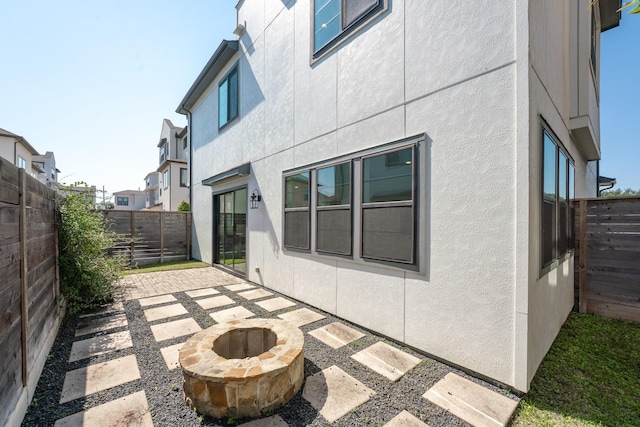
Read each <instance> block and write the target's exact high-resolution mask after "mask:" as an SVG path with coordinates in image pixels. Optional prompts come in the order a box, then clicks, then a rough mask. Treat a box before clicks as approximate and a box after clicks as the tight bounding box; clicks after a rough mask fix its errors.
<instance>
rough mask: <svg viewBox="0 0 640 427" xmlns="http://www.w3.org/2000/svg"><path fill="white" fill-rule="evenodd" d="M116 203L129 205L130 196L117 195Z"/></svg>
mask: <svg viewBox="0 0 640 427" xmlns="http://www.w3.org/2000/svg"><path fill="white" fill-rule="evenodd" d="M116 204H117V205H118V206H129V198H128V197H116Z"/></svg>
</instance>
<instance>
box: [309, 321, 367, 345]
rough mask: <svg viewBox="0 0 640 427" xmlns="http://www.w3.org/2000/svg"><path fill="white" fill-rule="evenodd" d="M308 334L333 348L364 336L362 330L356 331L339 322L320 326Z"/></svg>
mask: <svg viewBox="0 0 640 427" xmlns="http://www.w3.org/2000/svg"><path fill="white" fill-rule="evenodd" d="M309 335H311V336H312V337H314V338H317V339H319V340H320V341H322V342H323V343H325V344H326V345H328V346H329V347H333V348H340V347H342V346H344V345H347V344H349V343H350V342H352V341H355V340H357V339H360V338H362V337H363V336H364V334H363V333H362V332H358V331H356V330H355V329H353V328H350V327H348V326H347V325H343V324H342V323H340V322H333V323H331V324H329V325H326V326H323V327H321V328H318V329H314V330H313V331H311V332H309Z"/></svg>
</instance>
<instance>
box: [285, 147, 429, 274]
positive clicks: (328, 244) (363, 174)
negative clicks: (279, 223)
mask: <svg viewBox="0 0 640 427" xmlns="http://www.w3.org/2000/svg"><path fill="white" fill-rule="evenodd" d="M412 139H413V140H414V141H411V142H408V141H406V140H404V141H402V142H401V143H398V144H395V147H392V148H387V149H386V150H384V151H381V150H380V149H378V150H377V151H376V150H375V149H369V150H365V151H363V152H361V153H357V154H352V155H349V156H344V157H342V158H340V159H336V160H330V161H327V162H325V163H324V164H320V165H318V166H314V167H310V168H308V169H305V168H302V170H300V169H298V170H295V171H292V172H291V173H290V174H285V176H284V192H285V195H284V205H285V206H284V212H285V213H284V227H283V228H284V246H285V247H286V248H295V249H305V250H308V251H310V252H311V253H315V254H318V255H339V256H343V257H344V256H347V257H351V258H352V259H354V260H356V261H357V262H364V261H367V260H373V261H376V262H385V263H393V264H396V265H398V264H401V265H403V268H407V265H417V264H418V263H417V256H416V247H417V243H416V238H417V235H418V233H417V226H416V222H415V216H416V213H415V212H416V206H417V203H416V194H417V193H416V191H417V178H416V175H417V168H416V160H415V159H416V156H417V154H416V153H417V151H416V150H417V148H416V147H417V146H418V140H417V138H412ZM310 210H311V211H312V212H313V215H309V211H310ZM309 222H311V223H309Z"/></svg>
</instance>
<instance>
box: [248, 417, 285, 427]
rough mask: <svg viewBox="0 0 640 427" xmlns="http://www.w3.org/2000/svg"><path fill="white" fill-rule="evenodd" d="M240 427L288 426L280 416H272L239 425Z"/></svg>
mask: <svg viewBox="0 0 640 427" xmlns="http://www.w3.org/2000/svg"><path fill="white" fill-rule="evenodd" d="M240 426H241V427H289V424H287V422H286V421H285V420H283V419H282V417H281V416H280V415H274V416H272V417H267V418H260V419H258V420H253V421H249V422H248V423H244V424H240Z"/></svg>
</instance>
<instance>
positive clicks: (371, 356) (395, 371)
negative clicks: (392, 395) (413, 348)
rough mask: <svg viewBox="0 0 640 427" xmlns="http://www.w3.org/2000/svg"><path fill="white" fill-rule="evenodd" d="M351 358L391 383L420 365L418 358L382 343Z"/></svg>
mask: <svg viewBox="0 0 640 427" xmlns="http://www.w3.org/2000/svg"><path fill="white" fill-rule="evenodd" d="M351 358H352V359H354V360H357V361H358V362H360V363H362V364H363V365H365V366H366V367H368V368H369V369H371V370H373V371H375V372H377V373H379V374H380V375H384V376H385V377H387V378H389V379H390V380H391V381H398V380H399V379H400V378H401V377H402V376H403V375H404V374H406V373H407V372H409V370H410V369H413V368H414V367H415V366H416V365H417V364H418V363H420V359H418V358H417V357H415V356H412V355H410V354H408V353H405V352H404V351H402V350H398V349H397V348H395V347H392V346H390V345H389V344H386V343H383V342H381V341H379V342H377V343H375V344H373V345H372V346H370V347H367V348H365V349H364V350H362V351H360V352H358V353H356V354H353V355H351Z"/></svg>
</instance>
